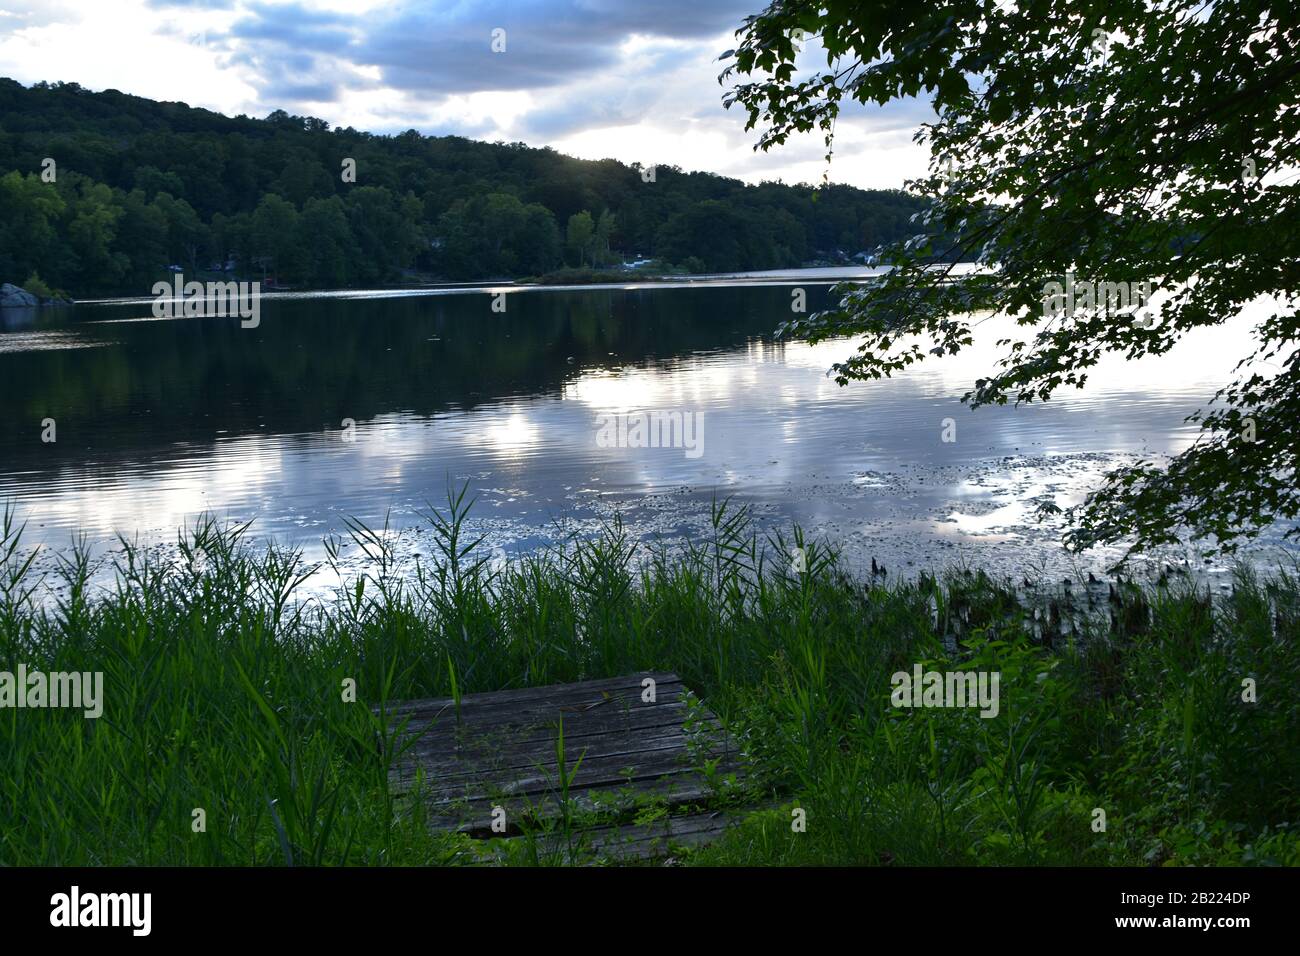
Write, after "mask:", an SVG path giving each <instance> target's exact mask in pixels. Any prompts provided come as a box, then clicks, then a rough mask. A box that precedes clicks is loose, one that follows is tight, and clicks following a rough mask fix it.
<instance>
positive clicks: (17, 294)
mask: <svg viewBox="0 0 1300 956" xmlns="http://www.w3.org/2000/svg"><path fill="white" fill-rule="evenodd" d="M67 304H68V300H67V299H42V298H41V297H40V296H37V295H32V294H31V293H30V292H28V291H27V290H26V289H20V288H19V287H18V286H16V285H14V284H13V283H12V282H5V283H2V284H0V309H5V308H9V309H20V308H31V307H33V306H38V305H67Z"/></svg>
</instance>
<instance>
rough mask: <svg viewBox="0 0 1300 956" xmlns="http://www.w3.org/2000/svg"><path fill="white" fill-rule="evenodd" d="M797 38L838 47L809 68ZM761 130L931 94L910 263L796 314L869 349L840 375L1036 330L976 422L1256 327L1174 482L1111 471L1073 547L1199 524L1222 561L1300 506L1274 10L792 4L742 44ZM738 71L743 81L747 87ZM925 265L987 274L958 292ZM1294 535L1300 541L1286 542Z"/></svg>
mask: <svg viewBox="0 0 1300 956" xmlns="http://www.w3.org/2000/svg"><path fill="white" fill-rule="evenodd" d="M796 31H803V33H804V34H806V35H807V36H808V37H809V38H810V39H809V41H808V42H809V44H810V45H812V44H814V43H815V44H816V46H818V47H819V48H820V50H821V51H822V53H824V58H825V63H826V68H825V69H821V68H818V67H814V68H812V69H805V67H807V66H808V64H809V58H810V57H811V56H812V55H813V54H812V53H808V54H804V59H802V60H800V59H799V57H800V53H799V49H798V45H797V44H796V43H795V42H794V34H795V32H796ZM738 34H739V36H740V43H739V45H738V47H737V49H736V50H734V51H729V53H728V54H724V56H727V57H733V56H734V63H733V64H731V65H730V66H729V67H728V68H727V70H726V71H725V72H724V74H723V77H724V78H730V79H733V80H736V81H737V85H736V86H735V88H734V89H733V90H732V91H731V92H730V93H729V94H728V97H727V102H728V105H730V104H731V103H740V104H741V105H742V106H743V107H744V108H745V109H746V111H747V113H748V122H749V126H750V127H751V128H752V127H755V126H758V127H761V129H762V133H761V138H760V139H759V145H760V146H761V147H762V148H764V149H767V148H770V147H773V146H776V145H778V144H781V143H783V142H785V141H786V140H787V139H788V138H789V137H790V136H791V135H792V134H794V133H797V132H801V131H804V132H806V131H817V130H820V131H821V132H822V133H823V134H824V135H825V137H826V140H827V146H828V158H829V149H830V144H831V139H832V134H833V130H834V123H835V119H836V117H837V116H839V115H840V113H841V111H842V110H844V109H847V108H849V107H850V106H852V105H853V104H854V103H860V104H867V103H875V104H881V105H883V104H886V103H889V102H891V101H894V100H900V99H907V98H910V97H924V98H927V99H928V100H929V102H930V103H931V105H932V106H933V108H934V121H933V122H929V123H926V124H924V125H923V126H922V127H921V129H920V131H919V132H918V134H917V138H918V140H919V141H920V142H922V143H924V144H926V145H928V146H929V148H930V153H931V163H930V168H929V171H928V173H927V174H926V175H925V176H922V177H919V178H918V179H917V180H915V181H913V182H912V183H910V184H909V185H910V187H911V189H912V191H913V192H914V193H915V194H917V195H919V196H920V197H923V198H926V199H929V200H930V201H931V202H932V204H933V205H932V206H931V207H930V208H929V209H928V210H927V211H926V212H924V213H922V215H921V216H920V217H919V222H920V225H921V227H922V230H923V231H921V232H919V233H918V234H917V235H915V236H914V237H912V238H911V239H908V240H907V241H906V242H905V243H902V244H901V245H898V246H897V247H896V248H894V249H893V250H892V253H891V256H890V261H892V262H893V263H894V264H896V265H897V266H898V268H897V270H896V271H893V272H891V273H890V274H888V275H887V276H885V277H883V278H881V279H879V280H877V281H873V282H869V283H866V284H865V285H862V286H858V287H854V288H845V289H842V290H841V291H842V292H843V298H842V301H841V304H840V305H839V307H837V308H833V309H830V310H828V311H824V312H821V313H818V314H816V315H810V316H806V317H805V316H796V317H795V318H794V320H793V321H791V322H790V323H789V324H788V325H787V327H786V331H787V333H789V334H793V335H800V336H806V337H808V338H810V339H813V340H817V339H822V338H826V337H828V336H837V335H849V334H853V335H862V336H863V337H864V340H863V342H862V344H861V346H860V348H859V349H858V351H857V353H856V354H855V355H854V356H853V357H851V358H850V359H848V360H847V361H845V362H843V363H841V364H839V365H837V366H836V367H835V369H834V372H835V374H836V376H837V378H838V380H839V381H840V382H841V384H843V383H845V382H846V381H848V380H850V379H862V378H878V377H881V376H888V375H892V374H894V373H897V372H901V371H903V370H904V369H907V368H909V367H910V366H912V365H915V364H916V363H918V362H921V361H924V360H926V359H928V358H931V357H932V356H944V355H951V354H954V353H957V352H959V351H961V350H962V349H963V348H966V347H967V346H969V345H970V344H971V342H972V339H973V335H974V325H975V323H976V322H978V321H979V319H980V318H981V317H982V316H983V315H985V314H987V313H989V312H1000V313H1005V314H1008V315H1011V316H1014V317H1015V318H1016V321H1017V323H1018V325H1019V326H1020V327H1021V328H1022V329H1023V330H1024V332H1023V334H1018V335H1017V336H1015V337H1014V338H1012V339H1008V340H1007V341H1005V342H1003V343H1001V344H1002V345H1003V346H1004V347H1005V349H1006V351H1005V355H1004V358H1003V360H1002V362H1001V363H1000V365H999V366H998V367H997V369H996V370H994V371H993V372H992V373H991V374H990V375H989V377H987V378H980V379H979V380H977V381H976V382H975V383H974V387H973V388H972V389H971V390H970V391H969V392H968V393H967V395H966V396H965V399H966V401H968V402H969V403H970V404H971V405H972V406H979V405H982V404H985V403H990V402H992V403H998V404H1002V403H1005V402H1007V401H1010V400H1014V401H1015V402H1017V403H1020V402H1032V401H1041V400H1046V399H1047V398H1048V397H1049V396H1051V395H1052V394H1054V393H1055V392H1056V391H1057V390H1058V389H1059V388H1061V387H1065V386H1082V385H1083V384H1084V383H1085V382H1086V381H1087V379H1088V375H1089V370H1090V369H1091V368H1092V367H1093V366H1094V365H1096V363H1097V362H1098V360H1099V359H1100V357H1101V356H1102V354H1103V353H1106V352H1116V353H1120V354H1123V355H1125V356H1127V357H1128V358H1136V357H1139V356H1143V355H1162V354H1164V353H1165V352H1167V351H1168V350H1169V349H1170V348H1171V347H1172V346H1173V345H1174V344H1175V343H1176V342H1177V341H1178V340H1179V339H1180V338H1181V337H1182V336H1183V335H1184V334H1186V333H1187V332H1189V331H1190V330H1192V329H1195V328H1196V327H1198V326H1206V325H1215V324H1218V323H1222V322H1225V321H1229V320H1232V319H1235V318H1236V317H1237V316H1239V315H1240V314H1241V313H1242V312H1243V310H1245V309H1246V308H1247V307H1248V306H1252V305H1253V306H1254V307H1255V308H1257V309H1259V310H1262V314H1263V316H1264V318H1263V320H1262V321H1260V322H1259V323H1258V325H1257V326H1256V329H1255V332H1256V338H1257V340H1258V347H1257V349H1256V351H1255V352H1254V353H1253V354H1252V355H1249V356H1245V357H1243V362H1242V364H1241V365H1240V366H1239V367H1238V377H1237V378H1236V379H1235V380H1234V381H1232V382H1231V383H1230V384H1228V385H1227V386H1225V387H1224V388H1223V389H1221V390H1220V391H1219V392H1218V394H1217V395H1216V396H1215V398H1214V400H1213V401H1212V402H1211V403H1210V405H1209V407H1208V410H1202V411H1201V412H1198V413H1197V414H1195V415H1193V416H1192V418H1191V420H1192V421H1197V422H1199V423H1200V425H1201V433H1200V437H1199V440H1198V441H1197V442H1196V443H1194V444H1193V445H1192V446H1191V447H1190V448H1188V449H1187V450H1185V451H1183V452H1182V453H1181V454H1179V455H1177V456H1176V457H1175V458H1174V459H1173V461H1172V463H1171V464H1170V465H1169V467H1167V468H1163V469H1162V468H1161V467H1160V466H1159V463H1157V462H1152V461H1143V462H1141V463H1139V464H1137V465H1134V466H1132V467H1125V468H1120V469H1117V470H1116V471H1114V472H1113V473H1112V474H1111V475H1109V476H1108V482H1107V483H1106V485H1105V486H1104V487H1103V488H1102V489H1100V490H1099V491H1097V492H1096V493H1095V494H1093V495H1092V496H1091V497H1090V498H1089V500H1088V501H1087V502H1086V504H1085V507H1084V508H1083V509H1082V510H1080V511H1077V512H1076V514H1075V516H1076V518H1077V519H1078V521H1077V524H1076V527H1075V528H1074V530H1073V531H1072V532H1071V534H1070V536H1069V538H1068V543H1069V544H1070V545H1071V546H1072V547H1075V548H1080V549H1082V548H1087V547H1089V546H1091V545H1093V544H1097V543H1102V542H1114V541H1118V540H1122V539H1125V538H1127V537H1129V536H1131V540H1132V542H1133V546H1134V547H1135V548H1144V547H1146V546H1149V545H1153V544H1158V543H1162V542H1168V541H1172V540H1176V539H1177V538H1178V536H1179V535H1180V534H1183V533H1185V532H1190V534H1191V536H1192V537H1193V538H1196V539H1202V540H1203V541H1205V542H1206V543H1207V545H1208V546H1211V547H1213V546H1215V545H1217V546H1222V547H1227V548H1229V549H1230V548H1232V547H1233V546H1234V544H1235V542H1236V541H1237V540H1239V539H1241V538H1246V537H1250V536H1252V535H1254V534H1257V533H1258V531H1259V530H1260V529H1261V528H1262V527H1265V526H1267V525H1268V524H1270V523H1271V522H1272V521H1274V520H1275V519H1287V518H1295V517H1296V515H1297V514H1300V487H1298V485H1297V480H1296V471H1297V464H1298V461H1300V442H1298V441H1297V439H1296V433H1295V422H1297V421H1300V351H1297V350H1296V349H1295V348H1294V345H1295V341H1296V338H1297V332H1298V331H1300V325H1298V322H1300V320H1298V319H1297V311H1296V294H1295V289H1296V285H1297V281H1296V280H1297V275H1298V274H1300V203H1297V198H1298V197H1300V181H1297V179H1296V178H1295V176H1294V174H1293V173H1294V170H1295V169H1296V168H1297V166H1298V165H1300V109H1297V108H1296V105H1295V104H1296V102H1297V101H1298V100H1300V55H1298V51H1297V43H1298V42H1300V28H1298V26H1297V21H1296V18H1295V11H1294V9H1292V8H1290V7H1279V6H1277V5H1275V4H1274V5H1270V4H1266V3H1259V2H1253V0H1251V2H1241V3H1232V4H1215V5H1211V6H1208V7H1207V6H1205V5H1203V4H1201V3H1199V2H1196V0H1175V2H1170V3H1152V2H1135V3H1120V4H1114V3H1098V2H1087V3H1079V2H1074V0H1070V2H1065V0H1028V2H1019V3H993V2H984V0H963V2H960V3H955V4H943V5H915V4H913V5H899V4H896V3H886V2H881V0H865V2H863V0H859V2H851V3H850V2H834V3H829V4H827V3H821V2H815V0H778V2H777V3H774V4H773V5H772V6H771V7H769V8H768V10H767V11H766V12H764V13H763V14H761V15H758V16H754V17H750V18H748V19H747V20H746V21H745V24H744V26H743V27H742V28H741V29H740V30H739V31H738ZM742 78H744V80H745V81H744V82H739V80H741V79H742ZM935 257H938V258H940V259H944V260H953V259H964V258H974V259H976V260H977V261H978V262H979V263H980V264H981V265H982V266H983V267H984V268H982V269H980V270H978V271H976V272H975V273H974V274H966V275H958V274H956V273H954V271H953V270H952V269H933V268H929V264H930V263H931V262H932V261H933V259H934V258H935ZM1067 276H1070V277H1072V278H1075V279H1076V281H1086V282H1094V283H1103V282H1104V283H1109V284H1111V286H1110V287H1111V288H1112V289H1113V288H1116V287H1118V286H1119V284H1123V287H1125V288H1128V287H1129V285H1130V284H1131V283H1144V282H1150V283H1152V284H1153V286H1154V287H1155V290H1156V295H1157V297H1158V299H1159V300H1160V301H1158V302H1156V303H1155V304H1154V305H1153V314H1152V315H1151V317H1150V318H1149V319H1148V318H1147V317H1146V316H1145V311H1146V310H1145V304H1146V303H1143V308H1134V307H1132V302H1131V301H1130V302H1129V303H1124V302H1122V301H1120V300H1119V299H1118V298H1117V297H1116V296H1114V295H1111V294H1107V295H1105V296H1096V297H1094V296H1092V295H1089V296H1088V297H1087V299H1086V300H1085V301H1082V302H1081V303H1079V304H1078V306H1077V307H1076V308H1075V309H1074V310H1064V309H1054V308H1049V303H1047V302H1045V298H1046V297H1048V296H1049V294H1051V293H1049V290H1050V289H1052V288H1053V287H1052V286H1051V283H1059V284H1062V285H1063V284H1064V283H1065V282H1066V280H1067ZM1290 533H1291V534H1292V535H1296V534H1300V527H1292V528H1291V529H1290Z"/></svg>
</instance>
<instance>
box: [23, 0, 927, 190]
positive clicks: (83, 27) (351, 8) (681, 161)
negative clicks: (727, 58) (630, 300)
mask: <svg viewBox="0 0 1300 956" xmlns="http://www.w3.org/2000/svg"><path fill="white" fill-rule="evenodd" d="M766 2H767V0H707V2H701V0H412V2H407V3H400V4H391V3H387V2H383V0H285V2H277V0H97V2H96V3H95V4H93V5H81V4H72V3H67V2H65V0H41V2H39V3H38V2H31V0H4V3H5V7H6V10H7V11H9V12H10V13H11V14H12V16H11V17H9V18H5V19H0V25H3V26H4V28H5V29H7V30H8V31H9V32H10V36H9V37H6V36H5V34H4V33H0V74H3V75H12V76H15V77H16V78H18V79H21V80H23V81H24V82H32V81H34V80H38V79H49V80H55V79H63V80H71V81H76V82H80V83H82V84H83V85H86V86H88V87H91V88H105V87H115V88H117V89H121V90H124V91H127V92H133V93H138V94H140V95H144V96H152V97H154V98H159V99H184V100H185V101H187V102H190V103H193V104H194V105H199V106H205V107H207V108H210V109H217V110H221V111H223V112H242V113H250V114H252V115H266V114H267V113H269V112H271V111H272V110H274V109H284V110H287V111H289V112H291V113H298V114H309V115H316V116H320V117H322V118H323V119H325V120H327V121H329V122H330V123H332V124H333V125H335V126H353V127H356V128H358V129H366V130H371V131H374V132H379V133H385V132H399V131H402V130H405V129H409V128H415V129H418V130H421V131H422V132H427V133H438V134H446V133H455V134H459V135H466V136H472V137H475V138H483V139H489V140H494V139H503V140H509V141H523V142H527V143H529V144H530V145H536V146H542V145H550V146H554V147H555V148H556V149H559V150H561V151H566V152H572V153H574V154H576V155H579V156H583V157H585V158H606V157H613V158H617V159H622V160H624V161H627V162H632V161H639V162H644V163H652V162H660V163H672V164H674V165H679V166H682V167H684V168H687V169H706V170H710V171H714V172H719V173H723V174H726V175H731V176H738V177H741V178H744V179H747V180H751V181H753V180H758V179H764V178H778V177H779V178H784V179H786V180H787V181H798V180H800V179H803V180H807V181H816V180H818V179H820V178H821V175H822V172H823V171H824V168H825V161H824V159H823V158H822V157H823V154H824V147H823V145H822V143H821V140H820V137H818V136H815V135H813V136H805V137H796V138H795V139H793V140H792V141H791V142H790V143H789V144H787V145H786V146H784V147H781V148H778V149H776V150H773V151H770V152H767V153H755V152H754V151H753V149H752V147H753V144H754V142H755V141H756V139H757V137H758V134H757V132H755V131H746V130H745V129H744V124H745V120H746V116H745V113H744V111H743V110H740V109H738V108H735V109H732V110H724V109H723V108H722V105H721V99H722V94H723V92H724V90H723V88H722V87H720V86H719V85H718V82H717V76H718V73H719V72H720V70H721V68H722V65H721V64H720V63H718V62H717V60H716V57H717V55H718V54H719V53H720V52H721V51H722V50H724V49H726V48H728V47H731V46H734V36H733V34H734V31H735V29H736V28H737V27H738V26H739V25H740V24H741V23H742V22H743V20H744V18H745V17H746V16H748V15H749V14H752V13H755V12H758V10H759V9H760V8H761V7H763V6H764V5H765V4H766ZM494 30H503V31H504V50H503V51H502V52H494V51H493V31H494ZM196 32H201V35H202V36H203V38H204V39H203V41H202V43H201V44H200V45H199V46H198V47H196V44H195V41H194V34H195V33H196ZM817 53H818V51H816V50H814V49H810V50H809V51H808V54H807V55H808V56H809V58H810V59H809V62H810V63H811V62H812V61H813V60H814V59H816V57H817ZM931 117H932V114H931V113H930V111H929V106H928V104H926V103H924V102H919V101H911V102H904V103H901V104H892V105H891V106H890V107H889V108H887V109H885V110H881V109H880V108H879V107H876V106H859V105H850V106H848V107H846V109H845V111H844V113H843V115H842V116H841V119H840V121H839V124H838V126H837V139H838V142H837V154H836V160H835V163H833V164H832V175H833V176H834V177H835V178H836V179H837V180H840V181H846V180H847V181H850V182H854V183H856V184H859V185H872V186H879V185H894V186H897V185H901V184H902V181H903V179H904V178H905V177H906V176H913V175H916V174H917V173H918V172H919V169H920V168H922V167H923V163H924V153H923V151H921V150H919V149H918V148H917V147H916V146H915V145H914V144H912V143H911V142H910V139H911V134H912V132H913V131H914V130H915V128H916V126H917V125H918V124H919V123H921V122H924V121H925V120H927V119H929V118H931Z"/></svg>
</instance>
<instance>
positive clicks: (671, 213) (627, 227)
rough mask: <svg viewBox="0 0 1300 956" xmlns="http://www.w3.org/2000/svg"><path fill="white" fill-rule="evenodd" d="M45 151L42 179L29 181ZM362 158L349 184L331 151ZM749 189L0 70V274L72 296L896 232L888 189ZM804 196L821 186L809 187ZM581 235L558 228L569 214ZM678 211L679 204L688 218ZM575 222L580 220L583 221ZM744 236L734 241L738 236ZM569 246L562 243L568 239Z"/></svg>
mask: <svg viewBox="0 0 1300 956" xmlns="http://www.w3.org/2000/svg"><path fill="white" fill-rule="evenodd" d="M46 158H50V159H54V160H55V161H56V164H57V165H56V170H57V177H56V179H55V181H54V182H53V183H46V182H44V181H42V180H41V178H40V174H41V172H42V170H43V168H44V167H43V165H42V164H43V162H44V160H45V159H46ZM347 159H352V160H354V161H355V162H356V180H355V182H345V181H344V177H343V175H342V174H343V171H344V167H343V163H344V161H345V160H347ZM823 192H824V195H820V196H816V193H815V191H814V190H813V189H812V188H811V187H808V186H787V185H784V184H781V183H770V182H765V183H761V184H759V185H757V186H748V185H745V184H743V183H741V182H739V181H737V180H734V179H725V178H723V177H720V176H713V175H709V174H706V173H686V172H683V171H682V170H680V169H678V168H676V167H671V166H659V167H656V170H655V176H654V177H653V181H647V179H643V178H642V170H641V169H640V168H639V167H634V166H627V165H624V164H622V163H619V162H615V161H613V160H603V161H600V162H590V161H585V160H578V159H572V158H570V157H567V156H562V155H560V154H559V153H556V152H555V151H554V150H551V149H530V148H528V147H526V146H524V145H523V144H521V143H510V144H505V143H479V142H474V141H471V140H467V139H463V138H460V137H454V136H445V137H436V136H422V135H420V134H419V133H417V132H415V131H414V130H408V131H407V132H405V133H401V134H399V135H396V136H380V135H372V134H369V133H363V132H359V131H357V130H355V129H351V128H346V129H334V130H331V129H330V128H329V125H328V124H326V123H325V122H323V121H322V120H319V119H314V118H311V117H301V116H290V115H288V114H286V113H284V112H282V111H277V112H275V113H273V114H271V115H270V116H269V117H267V118H266V119H261V120H259V119H250V118H249V117H246V116H239V117H225V116H221V115H218V114H216V113H212V112H209V111H207V110H201V109H191V108H189V107H187V106H185V105H183V104H178V103H157V102H152V101H150V100H146V99H141V98H139V97H134V96H127V95H125V94H122V93H119V92H117V91H115V90H107V91H104V92H101V93H94V92H91V91H90V90H86V89H83V88H81V87H80V86H78V85H77V84H75V83H57V84H53V85H50V84H46V83H38V84H36V85H34V86H32V87H23V86H22V85H20V84H18V83H16V82H14V81H12V80H7V79H0V210H2V212H0V276H11V277H13V279H15V280H16V279H17V278H19V277H21V276H24V275H27V274H29V273H31V272H32V271H38V272H40V274H41V275H42V276H45V277H46V278H47V279H49V280H50V281H51V282H52V283H53V284H56V285H59V286H61V287H64V288H67V289H69V290H70V291H72V292H73V293H74V294H77V295H83V296H84V295H89V294H110V293H132V294H136V295H143V294H146V293H147V292H148V290H149V288H150V287H151V285H152V283H153V282H154V281H155V280H156V279H157V278H159V277H161V276H164V275H165V274H166V268H167V267H168V266H172V265H174V266H180V267H182V268H183V269H184V270H185V271H186V272H187V273H191V274H193V273H197V272H202V271H207V270H209V269H210V267H216V268H218V269H221V268H224V266H225V265H226V264H227V263H228V262H233V264H234V267H235V274H236V275H238V276H240V277H248V278H258V279H275V280H276V281H278V282H280V283H282V284H292V285H299V286H313V287H331V286H358V285H368V284H376V283H389V282H394V281H397V280H398V279H400V278H401V277H402V275H403V274H404V273H405V272H407V271H409V270H416V271H419V272H423V273H427V274H437V275H442V276H446V277H448V278H452V279H483V278H505V277H518V276H527V275H538V274H543V273H546V272H549V271H551V270H553V269H555V268H557V267H559V266H561V265H562V264H563V263H564V262H565V261H566V260H567V261H568V262H569V264H571V265H575V266H582V265H588V266H594V267H597V268H601V267H608V266H610V265H612V264H614V263H616V262H617V261H618V258H619V256H620V255H621V254H622V255H628V256H658V257H661V258H662V257H664V256H666V255H667V253H665V252H662V251H661V247H665V248H669V247H670V248H671V250H672V257H674V261H677V262H684V261H685V260H686V259H688V258H695V259H698V260H700V261H703V262H706V263H708V264H709V265H710V267H714V268H716V267H718V266H719V265H722V264H724V263H720V262H715V261H713V260H714V259H716V258H718V253H717V252H716V251H715V249H714V243H713V237H712V235H711V234H710V231H709V229H708V221H709V215H711V214H710V213H704V214H701V213H700V212H698V211H697V212H694V213H692V211H693V210H698V209H699V207H701V205H702V204H705V203H708V204H710V205H709V206H708V207H706V208H707V209H716V210H718V214H719V216H720V217H721V220H720V224H719V228H725V229H726V231H727V233H728V237H727V238H726V253H725V256H726V261H725V267H726V268H727V269H756V268H764V267H767V266H772V265H777V266H797V265H799V264H801V263H802V262H804V261H805V260H808V259H809V258H812V257H818V258H840V257H842V256H846V255H852V254H854V253H856V252H858V251H860V250H862V249H871V248H874V246H876V245H878V244H880V243H882V242H886V241H890V240H893V239H895V238H898V237H900V236H902V235H904V234H905V231H906V224H907V220H908V217H909V216H910V215H911V214H912V213H914V212H915V211H916V210H918V209H920V208H922V206H923V203H921V202H920V201H918V200H916V199H915V198H913V197H909V196H906V195H905V194H903V193H901V192H899V191H896V190H895V191H872V192H868V191H863V190H858V189H852V188H849V187H835V188H833V189H831V190H824V191H823ZM814 198H816V199H817V201H814ZM584 214H586V215H587V216H588V217H590V219H591V234H590V235H585V236H581V235H580V236H576V237H575V238H577V239H580V242H578V243H577V244H575V243H573V242H566V240H567V239H568V238H569V237H568V236H567V229H568V225H569V223H570V221H571V220H572V219H573V217H575V216H576V217H579V219H581V217H582V216H583V215H584ZM683 217H686V218H683ZM579 228H580V229H581V228H582V227H579ZM737 234H738V235H740V237H741V238H742V239H743V241H737V240H736V239H735V238H734V236H735V235H737ZM566 246H567V247H568V249H567V250H566V248H565V247H566Z"/></svg>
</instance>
